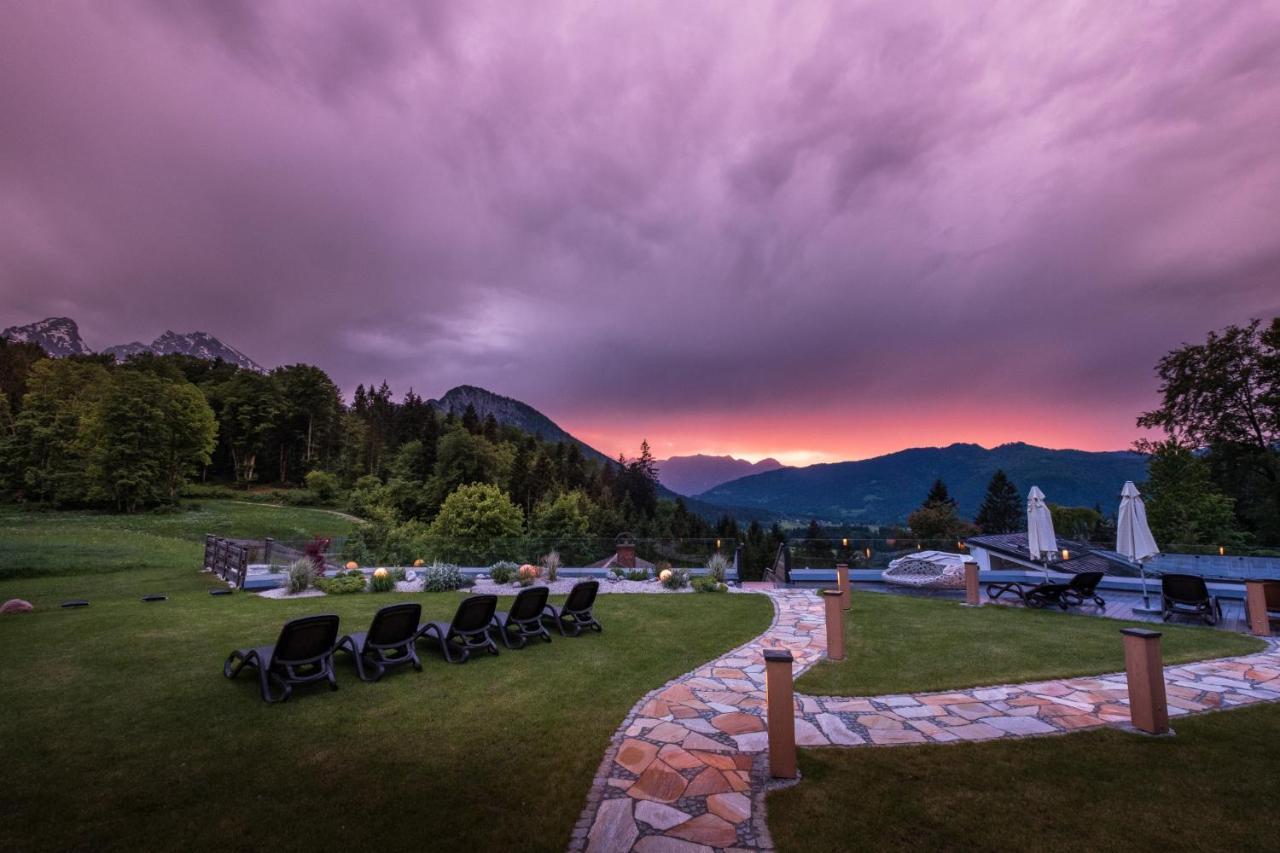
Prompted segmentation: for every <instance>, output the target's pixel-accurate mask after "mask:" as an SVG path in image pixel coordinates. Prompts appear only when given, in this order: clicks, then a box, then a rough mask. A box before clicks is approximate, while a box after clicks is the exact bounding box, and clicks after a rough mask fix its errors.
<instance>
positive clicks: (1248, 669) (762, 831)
mask: <svg viewBox="0 0 1280 853" xmlns="http://www.w3.org/2000/svg"><path fill="white" fill-rule="evenodd" d="M765 594H767V595H768V596H769V598H770V599H772V601H773V604H774V618H773V624H771V625H770V626H769V629H768V630H767V631H765V632H764V633H763V634H761V635H760V636H759V637H757V638H756V639H754V640H752V641H751V642H749V643H747V644H746V645H743V646H740V647H738V648H736V649H734V650H733V651H731V652H729V653H728V654H725V655H722V656H721V657H719V658H717V659H716V660H714V661H712V662H710V663H708V664H706V665H705V666H702V667H699V668H698V669H696V670H694V671H693V672H690V673H687V674H685V675H683V676H681V677H679V678H677V679H675V680H674V681H672V682H670V683H668V684H667V685H665V686H663V687H661V688H659V689H658V690H655V691H653V692H652V693H650V694H649V695H647V696H646V697H645V698H644V699H642V700H641V701H640V702H639V704H637V705H636V707H635V708H634V709H633V710H632V712H631V713H630V714H629V715H628V717H627V719H626V720H624V721H623V724H622V726H621V727H620V728H619V730H618V732H617V733H616V734H615V735H614V738H613V741H612V742H611V744H610V746H609V749H608V751H607V753H606V755H605V758H604V761H603V762H602V764H601V766H600V771H599V772H598V773H597V775H596V779H595V781H594V782H593V783H592V787H591V792H590V794H589V795H588V798H587V807H586V809H584V811H583V813H582V817H581V819H580V820H579V821H578V823H577V825H576V826H575V828H574V831H573V836H572V840H571V841H570V844H569V849H570V850H571V851H582V850H586V851H588V853H596V851H602V852H603V851H610V853H611V852H612V851H627V850H635V851H639V853H711V851H712V850H717V851H739V850H769V849H772V846H773V844H772V841H771V839H770V837H769V832H768V828H767V826H766V825H765V821H764V809H763V804H764V794H765V790H766V788H767V786H768V785H769V783H770V779H769V773H768V761H767V756H766V755H765V750H766V749H767V746H768V735H767V733H766V731H765V711H764V704H765V698H764V659H763V652H764V650H765V649H787V650H789V651H791V653H792V655H793V656H794V657H795V674H796V675H797V676H798V675H799V674H800V673H801V672H803V671H804V670H805V669H807V668H809V667H810V666H812V665H813V664H814V663H816V662H817V661H818V660H820V659H821V658H822V657H823V655H824V654H825V653H826V630H825V624H824V617H823V604H822V601H821V599H819V598H818V596H817V595H816V594H814V592H813V591H811V590H771V591H769V592H767V593H765ZM1117 642H1118V640H1117ZM1165 682H1166V691H1167V694H1168V703H1169V715H1170V717H1171V718H1176V717H1178V716H1182V715H1185V714H1191V713H1196V712H1202V711H1211V710H1216V709H1220V708H1230V707H1234V706H1238V705H1247V704H1251V703H1254V702H1272V701H1280V643H1278V642H1277V641H1275V640H1272V641H1269V646H1268V648H1267V650H1266V651H1263V652H1259V653H1257V654H1253V655H1247V656H1243V657H1237V658H1224V659H1221V660H1215V661H1204V662H1201V663H1194V664H1185V665H1181V666H1172V667H1166V668H1165ZM1128 704H1129V699H1128V690H1127V688H1126V686H1125V677H1124V674H1123V673H1118V674H1108V675H1099V676H1093V677H1088V678H1071V679H1058V680H1052V681H1038V682H1030V683H1026V684H1015V685H1003V686H999V687H979V688H973V689H970V690H953V691H948V692H942V693H916V694H902V695H893V696H874V697H867V698H850V697H835V696H804V695H797V697H796V742H797V743H798V744H799V745H801V746H864V745H867V746H876V745H902V744H920V743H952V742H957V741H975V740H994V739H997V738H1008V737H1026V736H1032V735H1050V734H1063V733H1066V732H1071V731H1078V730H1080V729H1087V728H1095V727H1098V726H1104V725H1108V724H1118V723H1119V724H1123V723H1127V722H1128V720H1129V708H1128Z"/></svg>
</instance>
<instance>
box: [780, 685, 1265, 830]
mask: <svg viewBox="0 0 1280 853" xmlns="http://www.w3.org/2000/svg"><path fill="white" fill-rule="evenodd" d="M1173 722H1174V727H1175V730H1176V732H1177V734H1176V736H1175V737H1172V738H1152V737H1146V736H1143V735H1138V734H1130V733H1127V732H1123V731H1119V730H1116V729H1099V730H1094V731H1088V732H1078V733H1075V734H1070V735H1064V736H1061V737H1036V738H1025V739H1022V740H1007V741H1005V740H1002V741H998V742H994V741H993V742H987V743H963V744H943V745H930V746H910V747H880V748H854V749H813V750H802V751H801V753H800V769H801V773H802V776H803V778H802V780H801V782H800V783H799V784H798V785H797V786H795V787H792V788H787V789H784V790H779V791H775V792H773V793H770V794H769V795H768V802H767V807H768V814H769V827H770V830H771V831H772V833H773V839H774V842H775V843H776V845H777V848H778V850H779V851H783V853H792V851H806V853H821V851H847V850H928V851H952V850H954V851H961V850H963V851H985V850H1037V851H1059V850H1061V851H1068V850H1070V851H1079V850H1091V851H1099V850H1101V851H1110V850H1115V851H1144V850H1151V851H1177V850H1188V851H1193V850H1194V851H1201V850H1276V849H1280V822H1278V821H1277V820H1276V818H1275V814H1276V806H1275V804H1276V802H1277V798H1280V773H1277V772H1276V768H1277V767H1280V737H1278V736H1277V735H1278V734H1280V707H1278V706H1276V705H1259V706H1253V707H1249V708H1243V709H1238V710H1231V711H1222V712H1217V713H1211V714H1204V715H1198V716H1195V717H1189V718H1188V717H1184V718H1180V719H1175V720H1174V721H1173Z"/></svg>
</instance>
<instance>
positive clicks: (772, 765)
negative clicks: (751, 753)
mask: <svg viewBox="0 0 1280 853" xmlns="http://www.w3.org/2000/svg"><path fill="white" fill-rule="evenodd" d="M793 662H794V658H792V657H791V652H789V651H786V650H785V649H766V650H765V653H764V689H765V713H767V714H768V715H769V775H770V776H772V777H773V778H775V779H794V778H796V699H795V688H794V687H793V686H792V683H791V665H792V663H793Z"/></svg>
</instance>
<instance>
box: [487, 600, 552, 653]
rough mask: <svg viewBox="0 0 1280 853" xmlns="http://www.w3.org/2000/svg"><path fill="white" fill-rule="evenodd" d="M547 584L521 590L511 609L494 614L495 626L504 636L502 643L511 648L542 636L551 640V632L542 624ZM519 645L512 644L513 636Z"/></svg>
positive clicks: (520, 647)
mask: <svg viewBox="0 0 1280 853" xmlns="http://www.w3.org/2000/svg"><path fill="white" fill-rule="evenodd" d="M549 591H550V590H548V589H547V588H546V587H545V586H531V587H529V588H528V589H524V590H521V591H520V594H519V595H517V596H516V600H515V602H514V603H512V605H511V610H509V611H508V610H499V611H498V612H496V613H494V614H493V627H494V630H496V631H497V632H498V636H499V637H501V638H502V644H503V645H504V646H506V647H507V648H509V649H523V648H524V647H525V645H526V644H528V642H529V640H531V639H533V638H535V637H541V638H542V639H543V640H545V641H546V642H548V643H549V642H551V632H550V631H548V630H547V629H546V626H544V625H543V624H542V611H543V610H544V609H545V608H546V606H547V593H548V592H549ZM513 635H514V637H515V639H516V640H518V641H519V645H512V636H513Z"/></svg>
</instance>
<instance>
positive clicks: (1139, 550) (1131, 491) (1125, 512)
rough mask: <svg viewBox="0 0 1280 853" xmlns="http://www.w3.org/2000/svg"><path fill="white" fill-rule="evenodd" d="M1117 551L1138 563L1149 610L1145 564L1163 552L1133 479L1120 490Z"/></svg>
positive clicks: (1126, 482)
mask: <svg viewBox="0 0 1280 853" xmlns="http://www.w3.org/2000/svg"><path fill="white" fill-rule="evenodd" d="M1116 551H1117V552H1119V553H1120V554H1121V555H1122V556H1124V557H1127V558H1128V559H1130V560H1132V561H1133V562H1135V563H1137V564H1138V572H1139V574H1141V575H1142V606H1143V607H1144V608H1145V609H1147V610H1150V609H1151V604H1150V602H1149V601H1148V600H1147V569H1146V566H1145V565H1144V563H1145V561H1147V560H1149V559H1151V558H1152V557H1154V556H1156V555H1157V554H1159V553H1160V549H1159V548H1158V547H1157V546H1156V539H1155V537H1154V536H1152V535H1151V527H1150V526H1149V525H1148V524H1147V508H1146V506H1145V505H1144V504H1143V503H1142V495H1141V494H1139V492H1138V487H1137V486H1135V485H1134V484H1133V481H1132V480H1126V481H1125V484H1124V488H1123V489H1121V490H1120V511H1119V513H1118V514H1117V515H1116Z"/></svg>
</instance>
